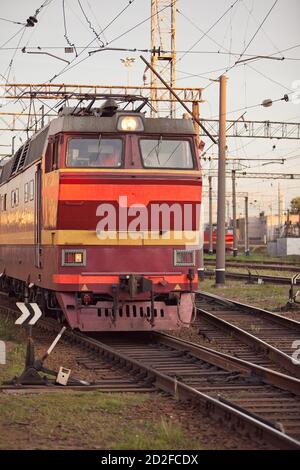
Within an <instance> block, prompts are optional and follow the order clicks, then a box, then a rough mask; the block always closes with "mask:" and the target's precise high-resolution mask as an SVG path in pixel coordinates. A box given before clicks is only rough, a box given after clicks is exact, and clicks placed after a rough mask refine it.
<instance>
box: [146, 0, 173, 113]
mask: <svg viewBox="0 0 300 470" xmlns="http://www.w3.org/2000/svg"><path fill="white" fill-rule="evenodd" d="M151 50H152V53H151V65H152V67H154V68H155V70H156V71H157V72H158V73H159V74H160V75H161V76H162V77H163V78H164V80H165V81H166V82H167V83H168V84H169V85H170V86H171V87H172V88H174V87H175V86H176V73H175V62H176V0H174V1H173V2H172V3H171V4H170V0H151ZM168 94H169V92H168V91H167V90H165V88H161V85H160V84H159V83H158V79H157V77H156V75H155V74H154V73H153V72H151V103H152V106H153V107H154V109H155V110H156V111H157V113H156V112H155V111H152V116H160V115H162V114H163V115H169V116H170V117H171V118H174V117H175V109H176V101H174V97H173V96H171V95H170V99H171V101H170V104H169V107H168V108H166V106H165V105H164V103H162V102H161V101H159V100H160V99H161V98H163V97H165V95H168Z"/></svg>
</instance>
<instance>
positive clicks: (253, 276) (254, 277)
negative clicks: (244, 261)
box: [204, 269, 300, 285]
mask: <svg viewBox="0 0 300 470" xmlns="http://www.w3.org/2000/svg"><path fill="white" fill-rule="evenodd" d="M298 272H299V273H300V271H298ZM214 275H215V271H212V270H209V269H205V271H204V276H209V277H212V276H214ZM226 277H227V278H228V279H248V281H249V282H258V280H259V279H261V280H262V281H264V282H270V283H272V284H291V278H290V277H288V276H270V275H269V274H261V273H260V274H259V273H253V272H250V273H240V272H232V271H226ZM295 284H296V285H300V279H297V280H296V281H295Z"/></svg>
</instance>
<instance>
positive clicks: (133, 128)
mask: <svg viewBox="0 0 300 470" xmlns="http://www.w3.org/2000/svg"><path fill="white" fill-rule="evenodd" d="M118 130H119V131H126V132H137V131H143V130H144V124H143V121H142V118H141V117H140V116H121V117H120V118H119V120H118Z"/></svg>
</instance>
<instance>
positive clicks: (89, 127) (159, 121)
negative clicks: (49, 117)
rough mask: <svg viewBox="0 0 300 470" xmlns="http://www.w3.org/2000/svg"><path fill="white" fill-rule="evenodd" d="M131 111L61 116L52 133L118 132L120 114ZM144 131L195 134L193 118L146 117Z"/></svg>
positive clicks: (53, 125)
mask: <svg viewBox="0 0 300 470" xmlns="http://www.w3.org/2000/svg"><path fill="white" fill-rule="evenodd" d="M127 114H129V113H126V112H121V113H116V114H114V115H113V116H111V117H98V116H72V115H69V116H61V117H58V118H56V119H53V121H51V123H50V135H53V134H57V133H58V132H87V133H88V132H112V133H115V132H117V121H118V118H119V117H120V116H122V115H123V116H124V115H127ZM136 115H138V116H141V117H142V118H143V122H144V131H143V132H145V133H149V134H188V135H193V134H195V128H194V126H193V122H192V120H191V119H168V118H145V117H144V115H143V114H135V116H136Z"/></svg>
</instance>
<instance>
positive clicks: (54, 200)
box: [0, 96, 202, 331]
mask: <svg viewBox="0 0 300 470" xmlns="http://www.w3.org/2000/svg"><path fill="white" fill-rule="evenodd" d="M95 98H96V97H93V99H91V102H90V104H89V105H88V106H87V107H85V108H80V107H79V106H77V107H75V108H63V109H61V110H60V112H59V115H58V117H57V118H55V119H53V120H52V121H51V122H50V123H49V124H48V125H47V126H46V127H44V128H43V129H41V130H40V131H39V132H37V133H36V134H35V135H34V136H33V137H32V138H31V139H30V140H28V141H27V142H26V143H25V144H24V145H23V146H22V147H21V148H20V149H19V150H18V151H17V152H16V153H15V155H14V156H13V157H12V158H10V159H9V160H8V161H7V163H5V165H4V166H3V167H2V171H1V176H0V197H1V213H0V273H1V278H0V283H1V285H0V287H1V289H3V290H6V291H8V292H10V293H11V294H12V295H15V296H19V297H21V298H23V297H24V295H25V294H26V293H28V295H29V300H30V301H36V302H38V304H39V305H40V306H41V307H42V309H43V311H44V312H45V313H46V314H50V313H52V314H53V315H55V316H56V317H57V318H59V319H62V318H64V317H65V318H66V319H67V322H68V323H69V325H70V326H71V327H72V328H77V329H79V330H81V331H121V330H124V331H126V330H155V329H156V330H159V329H160V330H168V329H174V328H177V327H179V326H182V325H187V324H188V323H189V322H190V320H191V316H192V312H193V305H194V294H193V291H194V290H195V289H197V283H198V276H197V267H198V261H197V258H198V256H197V254H198V251H197V250H198V248H199V246H197V245H199V240H198V234H199V226H200V221H199V213H200V204H201V192H202V179H201V173H200V168H199V162H198V158H197V155H198V149H197V144H196V136H195V131H194V127H193V124H192V121H191V120H185V119H173V120H171V119H167V118H156V119H152V118H146V117H145V114H144V113H143V112H141V110H142V107H143V104H144V103H142V105H140V106H139V107H138V108H137V109H136V111H133V110H132V111H127V108H126V106H127V107H128V102H127V101H131V102H134V103H135V102H136V100H137V97H135V98H134V99H133V98H132V97H126V98H125V97H120V96H115V97H114V100H113V99H111V98H110V99H109V100H107V101H106V102H105V103H104V104H103V106H102V107H99V108H96V107H93V103H94V102H95ZM116 101H118V102H119V104H120V103H123V102H124V101H125V102H126V106H125V108H126V109H120V107H118V106H117V104H116ZM182 226H183V229H182Z"/></svg>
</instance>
